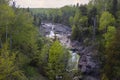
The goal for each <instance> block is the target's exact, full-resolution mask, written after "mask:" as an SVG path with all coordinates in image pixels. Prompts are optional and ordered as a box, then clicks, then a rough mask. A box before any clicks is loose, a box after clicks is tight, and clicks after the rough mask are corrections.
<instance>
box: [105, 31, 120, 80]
mask: <svg viewBox="0 0 120 80" xmlns="http://www.w3.org/2000/svg"><path fill="white" fill-rule="evenodd" d="M106 56H107V57H106V60H107V61H106V64H105V68H104V73H105V74H106V76H107V77H108V79H109V80H113V79H115V80H117V79H119V78H120V58H119V57H120V30H119V29H118V30H117V33H116V34H115V38H114V39H113V40H112V41H111V43H110V45H109V47H108V48H106ZM111 72H112V73H111Z"/></svg>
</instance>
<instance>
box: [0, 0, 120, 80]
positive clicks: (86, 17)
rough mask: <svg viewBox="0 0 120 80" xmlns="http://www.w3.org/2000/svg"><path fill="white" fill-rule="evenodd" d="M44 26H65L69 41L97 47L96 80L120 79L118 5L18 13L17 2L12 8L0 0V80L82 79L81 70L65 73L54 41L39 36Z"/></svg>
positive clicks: (105, 1) (109, 1)
mask: <svg viewBox="0 0 120 80" xmlns="http://www.w3.org/2000/svg"><path fill="white" fill-rule="evenodd" d="M43 22H51V23H61V24H64V25H67V26H69V27H70V28H71V29H72V34H71V36H70V39H71V41H78V42H79V43H81V44H82V45H84V46H86V47H87V46H94V47H95V49H96V51H97V54H95V55H97V58H99V60H100V74H99V79H98V80H119V79H120V42H119V41H120V40H119V39H120V28H119V27H120V0H90V1H89V3H88V4H85V5H80V4H76V5H69V6H64V7H62V8H48V9H45V8H17V7H15V2H13V5H11V6H10V5H9V0H0V80H73V79H72V76H71V74H73V75H79V76H82V73H81V71H80V70H77V71H76V70H75V71H73V72H68V71H67V70H66V69H67V67H68V66H67V65H68V62H69V61H68V60H69V58H70V53H69V51H68V49H67V48H65V47H64V46H62V45H61V43H60V42H59V40H58V39H54V40H52V41H51V40H50V39H48V38H46V37H44V36H42V35H41V34H40V31H39V27H40V26H41V25H42V23H43ZM78 67H79V66H78ZM58 76H60V77H61V76H62V78H60V79H57V77H58ZM75 80H77V79H75ZM79 80H84V79H79ZM88 80H89V79H88Z"/></svg>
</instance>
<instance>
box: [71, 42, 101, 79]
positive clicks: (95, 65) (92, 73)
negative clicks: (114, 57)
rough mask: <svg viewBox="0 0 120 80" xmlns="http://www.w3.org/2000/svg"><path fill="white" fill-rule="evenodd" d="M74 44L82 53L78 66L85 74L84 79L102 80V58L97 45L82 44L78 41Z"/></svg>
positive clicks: (79, 52) (80, 53)
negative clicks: (99, 55)
mask: <svg viewBox="0 0 120 80" xmlns="http://www.w3.org/2000/svg"><path fill="white" fill-rule="evenodd" d="M74 45H77V46H74ZM74 45H73V48H74V49H75V50H76V51H77V53H78V54H79V55H80V59H79V62H78V68H79V71H80V72H81V73H82V75H83V77H82V80H100V60H99V57H98V52H97V49H96V47H95V46H88V47H86V46H82V45H81V44H79V43H78V42H76V44H74Z"/></svg>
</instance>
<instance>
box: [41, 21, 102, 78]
mask: <svg viewBox="0 0 120 80" xmlns="http://www.w3.org/2000/svg"><path fill="white" fill-rule="evenodd" d="M40 32H41V34H42V35H43V36H46V37H48V38H55V36H56V37H57V38H58V39H59V41H60V43H61V44H62V45H63V46H65V47H66V48H69V49H70V50H72V51H73V52H74V55H73V54H71V56H72V58H71V59H74V61H73V62H75V63H76V64H77V66H78V70H79V71H80V72H81V73H82V75H83V77H82V80H100V78H99V77H100V71H99V70H100V63H99V62H100V61H99V58H98V57H97V54H98V52H97V50H96V49H95V47H94V46H84V45H82V43H80V42H78V41H71V40H70V36H71V28H70V27H68V26H65V25H62V24H52V23H42V25H41V27H40ZM77 53H78V54H77ZM75 54H76V55H80V58H79V57H77V56H76V55H75ZM76 58H77V59H76ZM71 61H72V60H71ZM76 64H73V65H76ZM75 67H76V66H75ZM76 80H77V79H76Z"/></svg>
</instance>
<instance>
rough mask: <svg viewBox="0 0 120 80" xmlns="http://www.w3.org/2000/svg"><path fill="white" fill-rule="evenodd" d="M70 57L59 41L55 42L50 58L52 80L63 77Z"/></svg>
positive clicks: (49, 69)
mask: <svg viewBox="0 0 120 80" xmlns="http://www.w3.org/2000/svg"><path fill="white" fill-rule="evenodd" d="M68 55H69V54H68V53H67V52H66V51H65V49H64V48H63V47H62V46H61V45H60V43H59V41H55V42H54V43H53V44H52V46H51V47H50V50H49V58H48V76H49V79H50V80H55V77H56V76H58V75H63V73H64V72H65V69H66V65H67V60H68Z"/></svg>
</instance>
